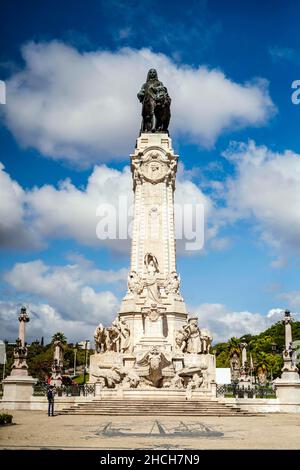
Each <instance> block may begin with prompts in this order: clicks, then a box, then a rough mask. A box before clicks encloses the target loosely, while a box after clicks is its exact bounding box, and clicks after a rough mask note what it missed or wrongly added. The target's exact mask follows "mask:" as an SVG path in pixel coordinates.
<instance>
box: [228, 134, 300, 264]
mask: <svg viewBox="0 0 300 470" xmlns="http://www.w3.org/2000/svg"><path fill="white" fill-rule="evenodd" d="M224 155H225V157H227V158H228V159H229V160H230V161H231V162H232V163H233V164H234V165H235V175H234V177H230V178H229V179H228V181H227V186H226V187H227V189H226V191H225V193H224V197H225V198H226V200H227V212H226V211H225V213H226V216H227V217H228V218H231V219H233V220H236V219H239V218H249V219H251V218H252V219H254V220H255V223H256V224H257V226H258V228H259V229H260V232H261V237H262V240H263V241H265V242H266V243H267V244H269V245H270V246H272V247H273V248H275V249H278V250H280V251H281V252H280V256H279V257H278V259H277V260H276V261H275V262H274V263H273V267H281V266H283V265H284V263H285V262H286V259H285V258H286V254H287V249H288V250H289V251H290V252H291V251H292V252H294V253H298V254H299V250H300V155H299V154H296V153H294V152H292V151H290V150H286V151H284V152H283V153H277V152H273V151H272V150H270V149H268V148H267V147H266V146H257V145H256V144H255V143H254V142H253V141H249V142H248V143H247V144H245V143H233V144H232V145H231V147H230V148H229V149H228V150H227V151H226V152H225V153H224Z"/></svg>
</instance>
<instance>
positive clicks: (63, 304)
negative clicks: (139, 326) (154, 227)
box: [0, 0, 300, 342]
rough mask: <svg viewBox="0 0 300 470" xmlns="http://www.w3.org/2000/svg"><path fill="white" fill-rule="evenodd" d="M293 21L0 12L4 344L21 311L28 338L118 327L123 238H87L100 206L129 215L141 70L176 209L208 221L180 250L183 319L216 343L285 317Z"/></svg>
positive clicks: (283, 9)
mask: <svg viewBox="0 0 300 470" xmlns="http://www.w3.org/2000/svg"><path fill="white" fill-rule="evenodd" d="M299 14H300V6H299V2H297V1H296V0H295V1H293V0H289V1H287V2H283V1H279V0H278V1H276V0H273V1H268V0H266V1H264V2H259V1H244V2H240V1H235V0H227V1H221V0H219V1H217V0H207V1H189V2H181V1H174V0H173V1H172V2H171V1H164V2H159V1H150V0H149V1H148V0H140V1H130V0H127V1H122V0H108V1H102V0H90V1H89V2H84V1H83V0H76V1H74V0H72V1H71V0H65V1H64V2H59V1H57V0H51V2H50V1H48V0H43V1H35V0H24V1H23V2H19V1H17V0H4V1H3V2H2V3H1V30H0V80H2V81H3V82H4V83H5V86H6V103H5V104H0V162H1V163H0V338H1V339H8V340H10V341H14V340H15V339H16V337H17V334H18V321H17V314H18V310H19V309H20V307H21V305H23V304H24V305H26V306H27V308H28V310H29V314H30V317H31V322H30V323H29V325H28V327H27V331H28V340H29V341H31V340H35V339H40V338H41V336H44V337H45V338H46V340H49V339H50V338H51V336H52V334H54V333H55V332H56V331H64V333H65V334H66V336H67V338H68V340H69V341H80V340H84V339H88V338H91V337H92V335H93V331H94V329H95V327H96V325H97V324H98V323H99V322H103V323H104V324H106V325H108V324H110V322H111V321H112V320H113V319H114V318H115V317H116V315H117V313H118V308H119V305H120V301H121V299H122V297H123V296H124V294H125V292H126V279H127V273H128V268H129V262H130V259H129V252H130V239H127V240H126V239H125V240H124V239H122V240H119V239H113V240H111V239H106V240H101V239H99V238H98V237H97V235H96V228H97V224H98V222H99V217H98V216H97V208H98V207H99V205H103V204H110V206H111V207H113V208H115V211H116V216H117V217H120V216H121V212H122V210H120V209H119V206H118V204H119V201H120V198H122V197H123V198H126V200H128V201H129V203H130V202H132V181H131V174H130V169H129V155H130V153H132V152H133V150H134V147H135V142H136V138H137V137H138V133H139V127H140V113H141V107H140V103H139V102H138V100H137V97H136V94H137V92H138V91H139V89H140V87H141V85H142V83H143V82H144V81H145V79H146V75H147V71H148V69H149V68H151V67H154V68H156V69H157V71H158V75H159V78H160V80H162V81H163V83H164V84H165V85H166V86H167V88H168V91H169V94H170V96H171V98H172V105H171V112H172V117H171V124H170V137H171V138H172V142H173V147H174V150H175V152H176V153H177V154H179V161H180V164H179V169H178V175H177V184H176V193H175V202H176V204H178V205H179V206H180V205H181V206H182V205H184V204H186V203H191V202H192V203H193V204H202V206H203V207H204V221H205V222H204V245H203V247H202V248H201V249H198V250H193V251H190V250H186V249H185V243H184V241H182V240H178V242H177V253H178V256H177V270H178V272H179V273H180V276H181V292H182V295H183V296H184V299H185V302H186V304H187V306H188V310H189V312H190V313H191V314H193V315H194V314H197V315H198V317H199V325H200V326H203V327H208V328H209V329H210V330H211V331H212V334H213V336H214V340H215V342H217V341H224V340H227V339H228V338H230V337H232V336H242V335H243V334H245V333H252V334H255V333H258V332H260V331H263V330H264V329H265V328H267V327H268V326H269V325H271V324H272V323H274V322H275V321H278V319H280V318H281V315H282V309H285V308H289V309H290V310H291V311H292V313H293V314H294V316H295V318H298V315H299V313H298V312H300V286H299V273H300V256H299V254H300V141H299V137H298V136H299V122H300V105H299V104H297V100H295V99H294V98H293V96H294V97H295V93H297V88H292V84H293V82H295V81H296V80H300V37H299V34H298V29H299V27H298V18H299ZM295 86H297V84H296V85H295ZM293 93H294V95H293ZM299 96H300V95H299Z"/></svg>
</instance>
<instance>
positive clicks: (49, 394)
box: [47, 385, 55, 416]
mask: <svg viewBox="0 0 300 470" xmlns="http://www.w3.org/2000/svg"><path fill="white" fill-rule="evenodd" d="M54 396H55V390H54V387H53V385H50V387H49V388H48V391H47V399H48V416H54Z"/></svg>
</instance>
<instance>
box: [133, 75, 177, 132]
mask: <svg viewBox="0 0 300 470" xmlns="http://www.w3.org/2000/svg"><path fill="white" fill-rule="evenodd" d="M137 96H138V99H139V100H140V102H141V103H142V104H143V109H142V116H143V122H142V127H141V132H167V131H168V127H169V122H170V117H171V113H170V105H171V98H170V96H169V94H168V90H167V88H166V87H165V86H164V85H163V83H162V82H160V81H159V80H158V77H157V71H156V70H155V69H150V70H149V72H148V75H147V81H146V83H144V84H143V86H142V88H141V90H140V91H139V93H138V95H137Z"/></svg>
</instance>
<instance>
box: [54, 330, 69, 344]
mask: <svg viewBox="0 0 300 470" xmlns="http://www.w3.org/2000/svg"><path fill="white" fill-rule="evenodd" d="M55 341H60V342H61V343H63V344H67V338H66V337H65V335H64V333H62V332H61V331H58V332H57V333H54V335H53V336H52V340H51V343H52V344H53V343H54V342H55Z"/></svg>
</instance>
